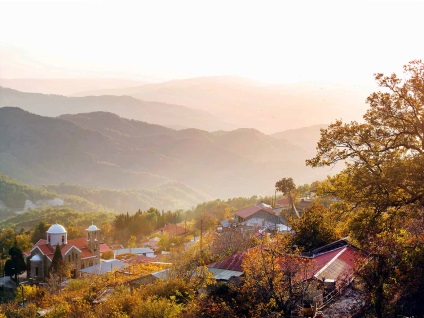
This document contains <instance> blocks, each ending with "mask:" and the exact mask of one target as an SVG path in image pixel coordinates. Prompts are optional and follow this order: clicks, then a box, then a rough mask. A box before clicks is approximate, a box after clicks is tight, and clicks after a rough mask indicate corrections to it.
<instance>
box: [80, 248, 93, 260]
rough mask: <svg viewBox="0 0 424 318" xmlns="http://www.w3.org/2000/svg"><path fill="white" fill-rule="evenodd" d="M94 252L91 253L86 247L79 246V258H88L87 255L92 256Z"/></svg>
mask: <svg viewBox="0 0 424 318" xmlns="http://www.w3.org/2000/svg"><path fill="white" fill-rule="evenodd" d="M94 256H96V255H95V254H93V253H91V252H90V250H89V249H88V248H86V247H84V248H81V259H83V258H88V257H94Z"/></svg>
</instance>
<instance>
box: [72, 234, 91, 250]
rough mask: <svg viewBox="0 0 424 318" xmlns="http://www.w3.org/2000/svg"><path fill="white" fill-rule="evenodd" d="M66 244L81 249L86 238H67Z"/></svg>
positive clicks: (85, 242)
mask: <svg viewBox="0 0 424 318" xmlns="http://www.w3.org/2000/svg"><path fill="white" fill-rule="evenodd" d="M68 244H71V245H74V246H75V247H77V248H79V249H82V248H84V247H86V246H87V239H86V238H85V237H79V238H76V239H72V240H68Z"/></svg>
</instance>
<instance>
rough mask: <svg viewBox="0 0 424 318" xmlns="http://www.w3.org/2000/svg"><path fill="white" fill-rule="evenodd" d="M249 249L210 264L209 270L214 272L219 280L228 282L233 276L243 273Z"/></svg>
mask: <svg viewBox="0 0 424 318" xmlns="http://www.w3.org/2000/svg"><path fill="white" fill-rule="evenodd" d="M246 253H247V251H243V252H239V253H236V254H234V255H231V256H229V257H226V258H224V259H222V260H220V261H218V262H215V263H212V264H209V265H208V266H207V267H208V270H209V271H210V272H211V273H212V274H213V276H214V278H215V279H216V281H217V282H221V283H226V282H228V281H229V280H230V279H232V278H237V277H241V276H242V275H243V268H242V266H241V265H242V263H243V260H244V257H245V255H246Z"/></svg>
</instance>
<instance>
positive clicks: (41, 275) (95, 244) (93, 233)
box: [25, 223, 100, 281]
mask: <svg viewBox="0 0 424 318" xmlns="http://www.w3.org/2000/svg"><path fill="white" fill-rule="evenodd" d="M85 231H86V236H85V237H80V238H76V239H72V240H68V237H67V231H66V229H65V228H64V227H63V226H62V225H60V224H57V223H56V224H53V225H52V226H50V228H49V229H48V230H47V233H46V239H41V240H39V241H38V242H37V243H36V244H35V245H34V247H33V248H32V249H31V250H30V252H29V253H26V255H25V256H26V261H27V265H28V270H27V278H28V279H30V280H33V281H37V280H38V281H42V280H44V279H45V278H46V277H47V276H48V273H49V270H50V266H51V264H52V260H53V255H54V251H55V249H56V246H57V245H59V246H60V250H61V252H62V257H63V259H64V260H65V261H66V262H68V263H69V264H70V265H71V273H72V275H73V276H74V277H76V276H78V275H79V271H80V270H81V269H84V268H86V267H90V266H93V265H96V264H99V263H100V229H99V228H98V227H97V226H95V225H94V224H92V225H90V226H89V227H88V228H87V229H86V230H85Z"/></svg>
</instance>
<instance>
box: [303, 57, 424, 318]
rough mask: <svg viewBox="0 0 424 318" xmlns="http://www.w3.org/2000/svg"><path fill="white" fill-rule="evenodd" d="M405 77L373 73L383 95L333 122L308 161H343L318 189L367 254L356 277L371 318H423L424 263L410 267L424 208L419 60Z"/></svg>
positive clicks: (419, 253)
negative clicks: (358, 115) (359, 113)
mask: <svg viewBox="0 0 424 318" xmlns="http://www.w3.org/2000/svg"><path fill="white" fill-rule="evenodd" d="M404 73H405V76H404V77H403V78H401V77H398V76H397V75H396V74H392V75H389V76H385V75H384V74H381V73H378V74H375V79H376V81H377V83H378V84H379V86H380V87H381V89H382V90H381V91H378V92H375V93H372V94H371V95H370V96H369V97H368V98H367V103H368V104H369V105H370V108H369V110H368V111H367V112H366V113H365V115H364V116H363V118H364V120H363V122H361V123H359V122H356V121H353V122H350V123H343V122H342V121H341V120H337V121H336V122H335V123H333V124H331V125H330V126H329V127H328V128H327V129H323V130H321V139H320V141H319V142H318V146H317V154H316V156H315V157H314V158H312V159H310V160H308V161H307V164H308V165H310V166H313V167H318V166H331V165H334V164H336V163H338V162H344V163H345V169H344V170H343V171H342V172H341V173H339V174H337V175H335V176H334V177H330V178H328V180H326V181H325V182H324V183H323V184H322V185H321V190H322V192H323V193H328V194H331V195H332V196H333V197H336V198H337V199H338V200H337V202H335V203H334V204H333V205H332V213H333V217H334V218H337V220H338V221H339V224H342V227H343V229H342V230H343V231H345V234H348V235H350V236H351V237H352V238H353V239H354V241H355V243H356V244H358V245H359V246H360V247H362V248H364V249H365V250H366V251H368V252H369V255H370V258H369V260H368V261H367V263H366V265H365V266H362V267H361V268H359V270H358V276H359V277H361V278H362V290H363V291H364V292H365V293H366V294H367V295H368V297H369V300H370V303H371V304H372V306H373V310H374V314H375V316H376V317H389V316H390V317H392V316H396V315H400V314H401V315H404V314H406V315H418V316H420V315H422V314H424V309H423V308H422V305H421V303H422V296H420V295H421V294H422V291H423V290H424V284H423V279H422V278H421V276H422V273H423V270H424V264H423V262H421V261H419V262H417V260H422V259H423V257H424V247H423V246H424V244H423V243H424V236H423V231H422V230H421V231H417V230H416V227H417V225H418V224H422V219H423V208H424V183H423V180H424V169H423V167H424V64H423V62H422V61H420V60H415V61H412V62H410V63H409V64H407V65H405V66H404ZM411 224H414V226H411ZM405 286H407V287H406V288H404V287H405ZM420 299H421V300H420Z"/></svg>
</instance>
